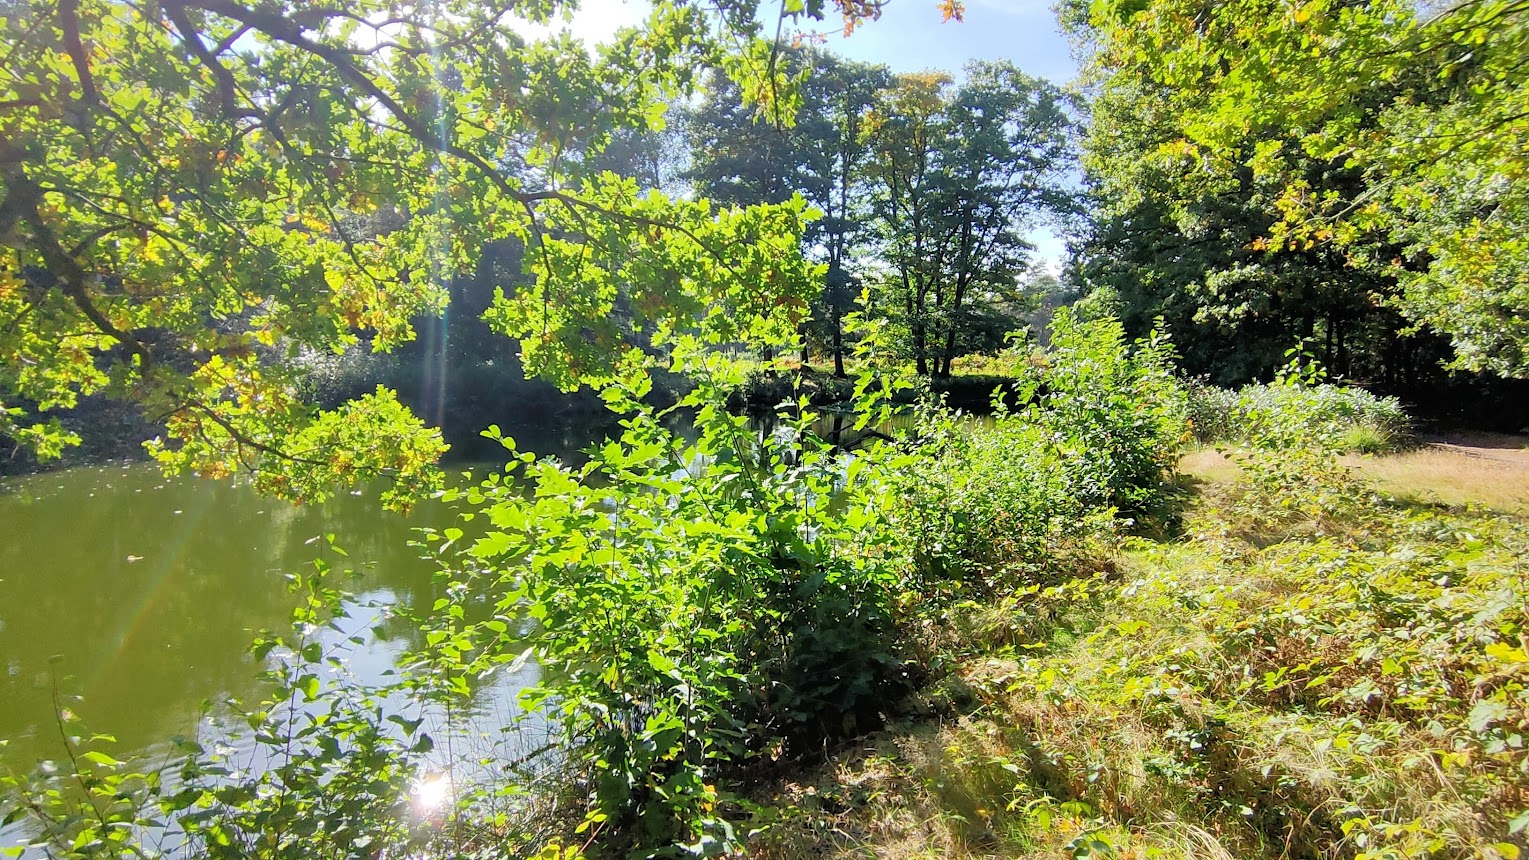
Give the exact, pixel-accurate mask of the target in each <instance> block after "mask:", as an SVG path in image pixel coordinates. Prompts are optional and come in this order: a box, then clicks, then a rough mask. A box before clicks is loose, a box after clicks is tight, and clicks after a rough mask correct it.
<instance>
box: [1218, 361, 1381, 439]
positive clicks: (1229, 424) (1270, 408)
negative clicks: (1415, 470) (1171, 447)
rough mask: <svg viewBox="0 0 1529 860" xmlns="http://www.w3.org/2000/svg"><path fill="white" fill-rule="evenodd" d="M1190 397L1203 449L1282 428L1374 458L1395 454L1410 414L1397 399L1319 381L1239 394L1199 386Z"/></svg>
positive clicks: (1251, 389) (1274, 385) (1268, 386)
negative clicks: (1269, 428) (1273, 426)
mask: <svg viewBox="0 0 1529 860" xmlns="http://www.w3.org/2000/svg"><path fill="white" fill-rule="evenodd" d="M1188 391H1189V409H1190V421H1191V422H1192V424H1193V426H1194V433H1195V438H1197V439H1198V440H1199V441H1201V442H1204V443H1217V442H1231V443H1241V442H1248V441H1250V440H1251V439H1252V437H1253V436H1254V435H1255V434H1257V433H1259V432H1262V429H1263V428H1265V427H1267V426H1269V425H1270V424H1271V423H1279V424H1283V425H1286V426H1288V428H1289V429H1290V430H1291V432H1292V433H1294V434H1295V435H1299V436H1305V437H1311V438H1316V437H1322V438H1324V439H1328V440H1331V442H1332V443H1333V444H1337V445H1340V447H1341V448H1342V449H1343V450H1350V451H1359V452H1361V453H1367V454H1375V453H1383V452H1385V451H1392V450H1395V449H1396V448H1398V447H1400V446H1401V445H1403V444H1404V443H1405V441H1406V439H1407V435H1408V425H1409V422H1408V419H1407V413H1406V411H1405V410H1403V409H1402V405H1401V402H1400V401H1398V400H1397V399H1396V398H1394V397H1380V396H1377V395H1375V394H1372V393H1371V392H1369V391H1366V390H1364V389H1363V388H1354V387H1348V386H1339V385H1333V384H1331V383H1325V382H1321V381H1320V375H1318V376H1317V377H1315V378H1313V379H1309V380H1306V381H1302V382H1295V381H1289V380H1286V381H1278V382H1275V383H1271V384H1258V385H1249V386H1246V387H1244V388H1242V389H1241V390H1238V391H1230V390H1228V389H1225V388H1217V387H1215V386H1213V385H1206V384H1204V383H1196V384H1193V385H1190V386H1188Z"/></svg>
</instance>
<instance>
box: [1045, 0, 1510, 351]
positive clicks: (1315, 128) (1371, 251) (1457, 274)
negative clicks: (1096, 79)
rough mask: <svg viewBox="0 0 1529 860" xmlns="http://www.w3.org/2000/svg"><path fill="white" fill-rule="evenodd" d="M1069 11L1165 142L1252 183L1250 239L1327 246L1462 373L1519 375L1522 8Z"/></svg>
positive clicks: (1347, 275)
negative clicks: (1254, 219)
mask: <svg viewBox="0 0 1529 860" xmlns="http://www.w3.org/2000/svg"><path fill="white" fill-rule="evenodd" d="M1064 12H1065V14H1066V16H1067V17H1068V18H1069V19H1071V20H1073V21H1082V20H1086V21H1087V22H1088V25H1089V28H1090V31H1091V38H1092V40H1093V45H1094V47H1095V51H1094V55H1093V65H1094V67H1095V69H1096V71H1097V72H1099V73H1102V74H1104V75H1107V76H1110V78H1111V81H1112V82H1111V83H1107V84H1106V86H1110V87H1117V88H1135V89H1136V91H1137V92H1138V93H1139V95H1140V96H1141V98H1144V99H1153V100H1155V105H1154V107H1155V109H1156V110H1158V111H1160V112H1161V113H1162V115H1163V116H1164V117H1165V118H1166V120H1167V123H1168V126H1169V128H1168V130H1167V132H1166V134H1165V137H1164V139H1163V140H1161V141H1160V142H1159V143H1158V144H1157V147H1156V150H1155V152H1156V153H1157V154H1158V155H1160V156H1170V155H1176V156H1177V157H1180V158H1182V159H1184V160H1185V162H1186V165H1185V172H1186V173H1189V172H1194V173H1198V174H1200V175H1201V176H1220V177H1232V176H1237V175H1242V176H1243V177H1245V179H1244V181H1245V182H1247V183H1248V184H1250V185H1252V186H1255V187H1257V188H1258V189H1259V194H1260V199H1259V200H1258V201H1257V203H1258V210H1259V212H1258V215H1259V219H1258V220H1262V221H1264V222H1266V223H1263V224H1256V223H1255V224H1254V225H1253V226H1254V232H1253V235H1251V236H1249V239H1248V241H1249V243H1250V244H1253V245H1256V246H1257V248H1256V249H1258V250H1262V249H1271V250H1279V251H1288V252H1297V254H1300V253H1307V252H1314V253H1316V254H1318V255H1322V256H1324V257H1326V258H1328V259H1331V260H1333V261H1334V262H1336V263H1338V264H1339V266H1341V269H1342V270H1343V273H1342V274H1335V275H1334V276H1333V279H1334V280H1335V281H1336V282H1338V283H1339V284H1341V285H1343V288H1345V289H1348V290H1350V291H1353V292H1362V291H1365V290H1366V284H1370V283H1374V282H1375V281H1376V279H1389V280H1391V281H1392V282H1394V284H1395V287H1394V289H1392V290H1388V291H1385V292H1384V293H1383V294H1382V295H1380V296H1379V297H1378V298H1379V301H1380V302H1383V303H1384V304H1385V305H1386V306H1387V307H1389V308H1393V309H1394V310H1396V311H1398V312H1400V314H1402V315H1403V316H1404V317H1405V318H1406V319H1407V320H1408V321H1410V322H1411V323H1414V324H1421V325H1425V326H1427V327H1429V328H1431V329H1433V330H1435V331H1437V332H1439V333H1441V334H1442V335H1444V336H1445V337H1447V338H1448V339H1449V341H1450V343H1451V345H1452V347H1453V351H1454V365H1455V366H1456V367H1459V368H1464V369H1469V370H1478V371H1479V370H1485V371H1491V372H1494V373H1498V374H1502V375H1507V376H1520V377H1524V376H1529V286H1526V285H1529V277H1526V273H1529V243H1526V242H1525V241H1524V239H1523V237H1524V235H1525V230H1526V227H1529V179H1526V178H1525V177H1526V176H1529V173H1526V171H1525V169H1524V166H1525V163H1526V158H1529V156H1526V155H1525V153H1526V152H1529V95H1526V93H1529V63H1525V62H1524V44H1525V40H1526V39H1529V5H1526V4H1524V3H1522V2H1516V0H1461V2H1451V3H1446V4H1442V5H1436V6H1434V5H1423V6H1420V5H1419V4H1415V3H1411V2H1404V0H1375V2H1343V0H1309V2H1306V0H1301V2H1297V0H1257V1H1256V2H1254V0H1249V1H1248V2H1232V3H1218V4H1211V5H1208V6H1207V5H1205V4H1202V3H1195V2H1189V0H1182V2H1181V0H1151V2H1144V0H1106V1H1105V2H1099V3H1094V4H1092V5H1090V6H1088V8H1087V10H1084V8H1083V6H1082V4H1073V5H1072V6H1071V7H1069V8H1068V9H1066V10H1064ZM1114 79H1120V80H1122V81H1123V82H1122V83H1120V84H1116V83H1113V80H1114ZM1335 178H1341V182H1338V183H1335V182H1334V181H1333V180H1334V179H1335Z"/></svg>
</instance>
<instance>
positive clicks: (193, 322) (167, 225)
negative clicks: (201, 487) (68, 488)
mask: <svg viewBox="0 0 1529 860" xmlns="http://www.w3.org/2000/svg"><path fill="white" fill-rule="evenodd" d="M573 5H574V4H572V3H565V2H557V0H531V2H524V0H504V2H500V3H492V4H483V3H477V2H465V0H442V2H432V3H418V4H416V3H392V2H362V3H347V4H343V5H342V6H334V5H333V4H325V3H318V2H305V0H291V1H290V2H280V3H261V4H256V5H244V4H241V3H238V2H235V0H171V1H170V2H159V3H149V2H105V0H65V2H62V3H52V2H41V0H37V2H11V3H6V4H4V5H0V56H3V57H4V58H5V61H4V63H3V64H0V246H3V247H4V248H5V250H6V259H5V260H4V262H3V263H0V266H3V268H0V408H3V411H0V435H4V436H8V437H11V438H12V439H14V440H17V441H18V442H19V443H20V444H21V445H22V446H23V447H25V448H27V449H29V450H31V451H33V452H35V453H37V454H40V455H43V456H47V455H52V454H57V453H58V452H59V451H60V450H61V448H62V447H64V446H66V445H68V444H70V443H72V442H75V441H77V440H76V439H75V438H74V437H73V435H72V434H70V433H68V432H66V431H65V430H64V429H63V428H62V427H61V426H60V425H59V424H58V423H57V422H56V421H53V420H49V419H47V418H46V415H45V413H47V412H48V410H50V409H55V408H59V407H67V406H70V405H71V404H73V403H74V402H75V401H76V400H77V398H78V397H80V396H81V395H84V394H90V393H98V392H99V393H105V394H108V395H110V396H114V397H119V398H126V399H129V400H132V401H134V402H136V403H139V404H142V405H143V407H144V409H145V410H146V412H147V413H148V414H150V415H151V416H152V417H154V418H156V419H159V420H163V421H164V422H165V425H166V427H167V428H168V434H167V438H165V439H163V440H158V441H157V442H156V444H155V448H154V450H155V454H156V456H157V457H158V458H159V459H160V460H161V461H162V462H163V463H165V464H166V465H168V466H170V467H171V468H190V469H194V470H196V471H199V472H202V473H205V474H214V475H215V474H223V473H226V472H228V471H230V470H232V469H236V468H241V467H244V468H249V469H251V470H252V471H253V473H254V474H255V476H256V480H257V483H258V484H259V485H260V486H261V488H262V489H264V490H267V491H270V492H275V493H277V494H280V495H283V496H286V497H290V498H299V499H314V498H319V497H322V495H323V494H324V493H325V492H327V489H326V488H328V487H331V486H332V485H334V484H335V483H337V482H351V481H354V480H358V479H367V478H371V477H375V476H379V475H385V476H389V477H391V478H392V479H393V482H394V485H393V490H391V491H390V493H391V496H390V497H391V498H392V499H393V500H395V501H402V500H405V499H407V498H408V497H409V496H410V495H411V494H412V493H414V492H417V491H419V490H421V489H423V488H426V487H428V486H430V485H432V483H433V482H434V481H435V480H436V477H435V475H436V473H435V471H434V469H433V467H432V465H431V464H432V463H433V462H434V461H435V459H436V458H437V456H438V455H439V454H440V453H441V451H442V449H443V444H442V442H441V440H440V439H439V436H438V434H436V433H435V432H434V431H432V430H430V429H428V428H426V427H425V426H424V425H423V424H422V423H421V422H420V421H418V419H416V418H415V417H414V416H412V415H410V414H409V413H408V411H407V410H406V409H404V408H403V407H402V406H400V405H399V404H398V402H397V401H396V399H395V398H394V397H393V395H392V393H391V392H388V391H385V390H380V389H379V390H378V391H376V392H375V393H373V394H371V395H369V396H366V397H363V398H360V399H358V400H355V401H352V402H349V403H346V404H344V405H342V406H341V407H339V408H337V409H335V410H332V411H321V410H319V409H317V408H315V407H313V406H311V405H310V404H308V403H306V402H305V401H304V399H303V398H302V397H301V396H300V394H299V393H298V389H297V388H296V387H295V385H294V380H293V373H292V371H291V369H290V366H289V363H288V362H285V361H284V360H283V359H284V358H285V357H288V356H290V355H292V354H294V353H296V352H297V351H299V350H302V349H317V350H339V349H343V348H345V347H346V346H348V345H354V344H357V343H364V344H367V345H369V346H370V348H372V349H375V350H388V349H391V348H392V347H394V346H396V345H397V344H399V343H401V342H403V341H406V340H408V339H410V338H411V337H412V336H413V334H414V332H413V330H412V328H411V324H410V320H411V318H413V317H415V316H416V315H418V314H429V313H434V312H439V310H440V309H441V307H442V306H443V303H444V302H445V301H446V290H445V287H444V284H445V282H446V281H447V280H448V279H449V278H450V277H452V276H453V275H454V274H455V273H458V272H462V271H470V270H471V268H472V265H473V261H474V259H475V257H476V255H477V254H478V253H479V250H480V249H481V248H482V247H483V246H484V244H485V243H487V242H490V241H494V240H501V239H506V238H514V239H518V240H519V241H521V242H523V243H524V244H525V246H526V247H527V249H528V252H527V254H526V265H527V267H528V269H529V270H530V271H531V273H532V274H533V275H534V276H535V278H536V284H535V287H534V288H533V289H521V290H513V289H506V290H503V291H501V294H500V295H499V297H498V298H497V299H496V300H495V302H494V305H493V307H492V308H491V309H490V311H489V313H488V317H489V319H490V320H491V322H492V324H493V325H494V326H495V327H496V328H497V329H498V330H500V331H502V332H504V333H506V334H509V335H511V336H514V337H517V338H519V339H520V342H521V349H522V354H523V358H524V361H525V365H526V368H527V370H528V371H530V372H535V373H540V374H543V375H546V376H548V377H549V378H552V379H554V380H556V381H557V382H559V384H561V385H563V386H564V387H573V386H576V385H578V384H579V383H580V382H589V381H596V382H597V381H598V380H600V379H601V378H604V377H608V376H609V375H610V374H611V373H612V372H613V371H614V370H615V368H616V365H617V364H618V363H620V362H621V361H623V360H626V359H624V358H623V356H626V355H628V351H627V347H628V346H630V345H631V344H632V343H633V341H632V340H631V329H632V327H619V328H618V327H616V326H613V325H612V324H611V322H610V319H611V311H612V309H613V308H614V307H616V306H617V305H620V306H621V307H622V308H623V309H624V310H626V311H628V312H629V314H630V317H629V318H630V319H632V320H634V322H635V328H637V329H638V330H642V331H643V332H644V333H645V334H646V335H648V336H650V337H651V336H652V335H655V334H656V335H657V336H658V337H660V338H663V337H672V336H678V335H679V334H681V333H683V334H687V335H695V334H700V335H702V336H710V337H717V338H724V339H740V338H746V337H751V336H755V335H760V334H763V333H765V332H766V331H768V330H770V329H772V328H780V327H783V326H784V327H787V328H789V327H790V326H792V325H794V318H795V317H799V316H800V314H801V313H802V308H803V295H804V291H805V290H806V289H807V287H808V284H809V282H810V277H809V275H810V271H811V266H810V265H809V264H808V263H807V262H805V261H804V260H803V259H802V257H801V254H800V253H799V251H798V243H797V239H796V236H797V234H798V233H799V232H800V229H801V221H802V217H803V214H804V211H805V209H806V207H805V204H803V203H802V202H801V201H800V200H787V201H784V202H781V203H779V204H778V205H759V206H751V207H747V208H738V209H732V210H727V211H722V210H719V209H717V208H715V207H713V206H712V205H711V204H710V203H708V202H706V201H704V200H682V199H672V198H669V197H666V196H664V195H662V194H659V193H657V192H647V193H643V192H640V191H639V189H638V186H637V184H636V183H635V182H633V181H631V180H627V179H623V178H621V177H619V176H617V175H615V174H612V173H609V172H602V171H600V170H599V167H600V161H599V159H598V158H592V157H589V156H590V155H591V154H595V153H598V152H600V151H601V149H602V148H603V147H604V146H605V145H606V144H607V143H609V142H610V141H611V140H612V138H613V136H616V135H618V134H620V133H621V132H622V131H623V130H629V129H639V130H640V129H654V128H658V127H660V126H662V124H663V123H664V121H665V119H664V113H665V104H666V101H667V100H669V99H672V98H675V97H677V96H679V95H682V94H684V93H686V92H688V91H689V90H690V88H691V87H693V86H694V85H695V84H696V80H695V75H696V70H697V69H699V68H703V67H708V66H715V67H719V68H722V69H724V70H726V72H727V74H729V75H730V76H731V77H733V78H734V79H735V80H737V81H739V82H740V85H741V86H742V87H743V90H744V92H745V93H746V94H747V98H749V99H751V100H755V101H761V102H766V103H770V102H772V101H773V100H777V99H779V100H783V101H789V99H790V98H791V88H790V87H789V85H788V84H789V82H788V81H787V80H786V79H785V75H784V74H783V73H782V72H781V70H780V69H779V67H778V65H777V63H776V62H775V56H776V49H775V47H774V43H773V41H767V40H765V39H763V38H761V36H760V34H761V33H762V32H763V27H762V24H761V20H760V9H759V4H758V3H757V2H754V0H725V2H721V3H712V4H705V5H703V4H697V3H691V2H684V0H677V2H669V0H660V2H657V3H655V4H654V5H653V9H652V13H651V15H650V16H649V17H648V19H647V21H646V22H645V24H643V25H642V26H641V27H637V28H633V29H627V30H624V31H622V32H621V33H619V34H618V36H617V37H616V38H615V39H614V40H613V41H612V42H611V43H610V44H608V45H603V46H599V47H598V48H590V47H587V46H585V45H583V44H581V43H580V42H578V41H576V40H574V39H572V38H571V37H569V36H568V35H566V34H555V35H549V36H543V37H535V38H533V37H530V36H527V35H523V34H522V31H526V32H531V28H526V27H519V25H518V23H517V22H526V23H529V24H532V25H535V24H547V23H549V22H552V21H554V20H555V18H556V16H558V15H560V14H562V13H564V12H567V11H569V10H571V9H572V8H573ZM786 5H787V9H786V10H785V11H784V12H783V13H782V14H786V15H788V16H790V17H811V18H822V17H824V16H825V14H828V13H830V12H834V13H838V14H842V16H843V17H844V20H845V22H846V26H847V27H851V28H852V27H853V26H854V25H855V24H857V23H858V22H859V21H861V20H863V19H865V18H867V17H874V16H875V15H876V14H877V13H878V11H879V7H880V4H879V3H876V2H863V0H838V2H833V3H824V2H822V0H814V2H811V3H808V4H805V5H803V4H801V3H794V4H793V3H788V4H786ZM680 321H683V325H681V324H680ZM680 328H683V329H684V330H685V331H684V332H680V331H679V329H680ZM644 342H647V341H644Z"/></svg>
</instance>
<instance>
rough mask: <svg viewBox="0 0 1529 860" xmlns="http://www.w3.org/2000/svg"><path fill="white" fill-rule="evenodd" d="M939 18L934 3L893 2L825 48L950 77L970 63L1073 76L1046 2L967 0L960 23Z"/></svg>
mask: <svg viewBox="0 0 1529 860" xmlns="http://www.w3.org/2000/svg"><path fill="white" fill-rule="evenodd" d="M940 18H941V15H940V11H939V9H938V8H937V4H936V3H935V0H894V2H892V3H890V4H889V5H888V6H887V8H886V11H885V12H884V13H883V14H882V16H881V20H879V21H872V22H870V23H868V24H866V25H865V26H864V27H863V28H861V29H860V30H858V31H856V32H855V34H854V35H853V36H850V37H849V38H844V36H843V34H842V33H840V32H834V33H832V34H831V35H830V36H829V40H828V45H827V47H828V48H829V49H831V50H832V51H834V53H837V54H840V55H842V56H845V57H850V58H852V59H856V60H862V61H865V62H871V63H884V64H886V65H887V66H890V67H891V68H892V70H893V71H896V72H914V71H919V70H922V69H943V70H946V71H952V72H954V71H959V70H960V68H961V67H962V66H964V65H966V63H967V62H968V61H970V60H1009V61H1011V62H1013V63H1014V64H1015V65H1016V66H1018V67H1020V68H1021V69H1023V70H1025V71H1026V72H1029V73H1030V74H1032V75H1036V76H1038V77H1043V78H1050V79H1051V80H1053V81H1056V82H1057V83H1065V82H1067V81H1068V80H1070V79H1071V78H1072V77H1073V75H1074V74H1076V73H1077V66H1076V65H1075V64H1074V63H1073V61H1072V57H1071V56H1070V55H1069V53H1068V48H1067V40H1066V39H1065V38H1064V37H1063V36H1062V34H1061V32H1060V31H1059V30H1058V29H1057V23H1056V16H1055V15H1053V14H1052V12H1051V4H1050V3H1049V2H1047V0H966V20H965V21H964V22H956V21H950V22H948V23H942V22H941V21H940Z"/></svg>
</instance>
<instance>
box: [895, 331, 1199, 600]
mask: <svg viewBox="0 0 1529 860" xmlns="http://www.w3.org/2000/svg"><path fill="white" fill-rule="evenodd" d="M1050 343H1051V349H1050V352H1049V353H1047V355H1046V357H1045V361H1043V362H1040V363H1038V365H1037V367H1036V369H1035V370H1034V371H1033V372H1032V375H1031V376H1030V378H1028V379H1027V380H1025V386H1024V387H1025V391H1024V395H1025V397H1024V402H1025V404H1026V405H1025V406H1024V407H1023V408H1022V409H1019V410H1017V411H1011V410H1009V409H1007V408H1005V407H1004V405H1003V404H1002V403H1000V404H999V409H998V412H997V414H996V415H995V417H994V419H993V421H992V422H991V424H987V425H981V426H980V428H978V427H974V426H972V425H970V424H965V425H963V424H961V423H958V422H954V421H951V420H949V419H948V418H947V419H945V420H943V421H942V420H940V418H939V416H938V415H930V416H926V417H925V418H924V419H923V420H922V421H920V422H919V423H920V425H921V426H924V427H928V428H931V430H930V433H931V441H930V444H929V445H928V449H929V450H930V451H931V452H932V453H933V454H934V456H930V457H927V458H924V459H921V460H920V461H919V462H918V464H917V465H916V466H915V467H914V468H913V470H912V471H913V478H912V480H911V481H910V482H909V485H908V487H907V488H906V495H905V497H906V499H907V502H905V505H904V508H903V510H904V513H903V515H902V516H901V518H900V520H899V526H900V527H901V528H904V529H905V530H907V531H909V532H910V533H912V534H916V535H917V536H918V539H917V546H918V555H919V559H920V561H921V563H922V564H923V565H924V566H925V567H927V568H929V569H931V570H932V571H933V572H934V573H935V574H936V576H937V577H947V578H949V577H953V578H955V579H956V580H958V581H962V582H964V583H965V584H966V585H967V586H971V585H974V584H976V583H974V582H971V581H968V580H969V579H970V578H971V577H973V575H976V577H977V579H978V580H980V579H981V578H982V577H991V576H992V575H994V574H996V573H998V572H999V569H1000V568H1006V569H1026V570H1029V569H1033V568H1035V567H1036V566H1037V565H1040V564H1042V563H1043V562H1044V561H1045V559H1046V557H1047V555H1048V553H1050V552H1053V551H1056V550H1058V549H1059V548H1061V547H1063V546H1066V545H1069V544H1073V543H1076V542H1077V541H1078V540H1079V539H1081V538H1084V537H1086V536H1087V535H1089V534H1091V533H1097V532H1098V531H1099V529H1100V528H1103V527H1108V526H1109V524H1111V523H1113V522H1114V517H1115V513H1116V511H1117V510H1123V511H1128V512H1139V511H1142V510H1145V509H1146V508H1148V507H1150V506H1151V505H1152V504H1153V503H1154V502H1155V501H1156V500H1157V499H1158V497H1159V496H1160V495H1161V493H1162V491H1163V490H1164V488H1165V480H1166V478H1167V476H1168V473H1169V472H1171V470H1172V469H1173V466H1174V463H1175V462H1176V460H1177V457H1178V451H1179V448H1180V446H1181V444H1182V443H1183V441H1184V439H1185V437H1186V434H1187V423H1186V419H1185V403H1184V394H1183V391H1182V389H1181V388H1180V387H1179V385H1178V383H1177V382H1176V381H1175V379H1174V376H1173V373H1172V365H1171V363H1170V360H1169V351H1168V347H1167V344H1166V343H1165V342H1164V341H1162V340H1159V339H1151V340H1147V341H1143V342H1141V343H1138V344H1136V345H1135V346H1134V348H1133V347H1132V346H1131V345H1130V344H1128V343H1127V342H1126V339H1125V335H1124V332H1123V330H1122V329H1121V327H1120V325H1119V323H1117V322H1115V321H1113V320H1098V321H1080V320H1078V319H1077V318H1075V317H1074V316H1073V315H1072V314H1070V313H1069V312H1068V311H1067V310H1066V309H1062V310H1059V311H1058V313H1057V315H1056V317H1055V319H1054V320H1053V322H1052V326H1051V337H1050Z"/></svg>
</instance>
